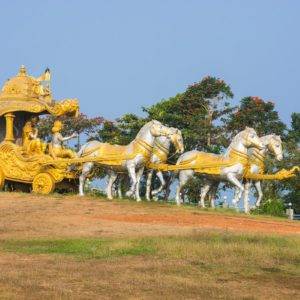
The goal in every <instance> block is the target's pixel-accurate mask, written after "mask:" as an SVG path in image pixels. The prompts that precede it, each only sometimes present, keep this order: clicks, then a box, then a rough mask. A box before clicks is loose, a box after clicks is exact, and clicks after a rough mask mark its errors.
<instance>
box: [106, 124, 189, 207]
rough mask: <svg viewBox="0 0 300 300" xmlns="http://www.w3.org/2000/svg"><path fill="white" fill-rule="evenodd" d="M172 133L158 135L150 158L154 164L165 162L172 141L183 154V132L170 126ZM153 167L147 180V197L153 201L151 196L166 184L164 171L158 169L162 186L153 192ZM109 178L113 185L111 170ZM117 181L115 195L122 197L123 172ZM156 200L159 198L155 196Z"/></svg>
mask: <svg viewBox="0 0 300 300" xmlns="http://www.w3.org/2000/svg"><path fill="white" fill-rule="evenodd" d="M170 131H171V134H170V135H169V136H158V137H157V138H156V139H155V142H154V146H153V151H152V155H151V158H150V163H153V164H159V163H165V162H166V161H167V159H168V155H169V151H170V146H171V143H172V144H173V145H174V146H175V149H176V152H175V153H180V154H182V153H183V151H184V145H183V138H182V133H181V131H180V130H179V129H177V128H173V127H170ZM153 172H154V170H153V169H149V170H148V171H147V181H146V199H147V200H148V201H151V196H156V195H157V194H158V193H160V192H161V191H162V190H163V189H164V187H165V185H166V182H165V179H164V177H163V172H162V171H157V172H156V176H157V177H158V179H159V181H160V186H159V187H158V188H157V189H155V190H153V191H152V192H151V186H152V185H151V184H152V177H153ZM108 175H109V178H108V186H109V185H110V184H111V185H112V183H111V182H112V180H113V179H111V176H114V174H112V173H111V172H109V173H108ZM117 179H118V180H117V181H114V182H115V183H114V188H115V193H114V194H115V195H118V197H119V198H120V199H122V190H121V182H122V181H123V179H125V178H124V176H122V174H118V177H117ZM154 200H155V201H156V200H157V198H154Z"/></svg>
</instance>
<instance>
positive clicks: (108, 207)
mask: <svg viewBox="0 0 300 300" xmlns="http://www.w3.org/2000/svg"><path fill="white" fill-rule="evenodd" d="M203 229H217V230H229V231H239V232H241V231H242V232H256V233H257V232H259V233H269V234H283V235H286V234H300V222H297V221H289V220H284V219H283V220H279V219H278V220H277V219H272V218H262V217H252V216H245V215H242V214H237V215H234V214H232V215H230V213H229V214H228V213H227V214H226V213H218V212H210V211H205V210H201V209H197V208H187V207H176V206H173V205H168V204H161V203H145V202H143V203H136V202H134V201H128V200H124V201H107V200H105V199H99V198H93V197H84V198H81V197H78V196H60V195H54V196H37V195H30V194H17V193H16V194H13V193H1V194H0V237H2V238H10V237H12V238H20V237H24V236H27V237H29V236H35V237H40V236H124V235H125V236H127V235H128V236H139V235H166V234H185V233H188V232H190V231H195V230H203Z"/></svg>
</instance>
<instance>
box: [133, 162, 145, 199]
mask: <svg viewBox="0 0 300 300" xmlns="http://www.w3.org/2000/svg"><path fill="white" fill-rule="evenodd" d="M143 173H144V167H141V168H139V169H138V171H137V174H136V188H135V198H136V201H137V202H140V201H142V199H141V197H140V182H141V177H142V175H143Z"/></svg>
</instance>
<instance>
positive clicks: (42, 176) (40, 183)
mask: <svg viewBox="0 0 300 300" xmlns="http://www.w3.org/2000/svg"><path fill="white" fill-rule="evenodd" d="M54 187H55V180H54V178H53V177H52V175H50V174H49V173H39V174H37V175H36V176H35V177H34V178H33V182H32V191H33V192H34V193H37V194H50V193H52V192H53V191H54Z"/></svg>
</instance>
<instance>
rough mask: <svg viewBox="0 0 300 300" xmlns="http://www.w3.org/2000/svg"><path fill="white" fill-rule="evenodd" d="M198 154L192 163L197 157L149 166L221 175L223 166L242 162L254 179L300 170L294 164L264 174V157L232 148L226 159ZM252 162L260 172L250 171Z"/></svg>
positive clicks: (285, 176) (247, 175) (279, 177)
mask: <svg viewBox="0 0 300 300" xmlns="http://www.w3.org/2000/svg"><path fill="white" fill-rule="evenodd" d="M257 154H258V151H257ZM196 155H197V157H196V162H195V163H192V161H194V160H195V159H194V158H191V159H190V160H188V161H185V162H184V163H179V164H177V165H169V164H165V163H159V164H156V163H149V164H148V165H147V167H148V168H150V169H154V170H159V171H179V170H189V169H192V170H194V171H195V172H196V173H201V174H210V175H220V173H221V169H222V168H225V167H229V166H232V165H234V164H237V163H241V164H243V165H244V167H245V171H244V174H243V178H247V179H254V180H284V179H288V178H291V177H294V176H296V172H299V171H300V167H299V166H294V167H293V168H291V169H290V170H286V169H282V170H280V171H278V172H276V173H275V174H264V173H263V172H264V162H263V160H262V157H260V156H259V155H256V156H255V161H254V159H251V160H250V159H249V156H248V155H246V154H244V153H241V152H239V151H236V150H232V151H231V153H230V155H229V157H228V158H226V159H224V158H221V157H218V156H217V155H214V154H210V153H204V152H202V153H198V154H196ZM251 163H255V164H257V165H258V166H259V167H260V173H257V174H253V173H251V172H250V165H251Z"/></svg>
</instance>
